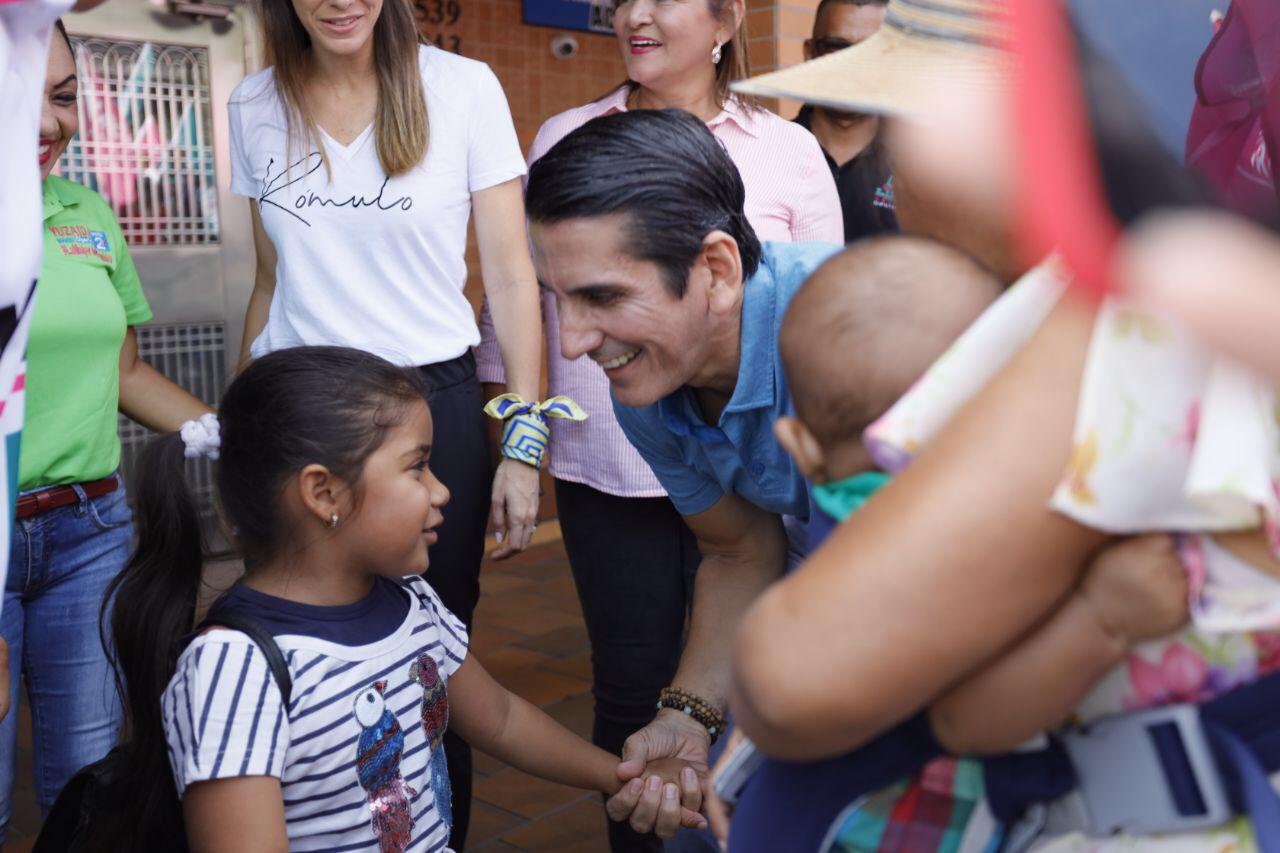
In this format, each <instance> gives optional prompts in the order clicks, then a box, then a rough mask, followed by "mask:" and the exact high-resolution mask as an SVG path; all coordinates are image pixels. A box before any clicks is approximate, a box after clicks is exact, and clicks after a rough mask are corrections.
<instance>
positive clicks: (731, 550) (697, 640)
mask: <svg viewBox="0 0 1280 853" xmlns="http://www.w3.org/2000/svg"><path fill="white" fill-rule="evenodd" d="M743 200H744V190H743V186H742V180H741V178H740V177H739V175H738V170H737V168H736V167H735V166H734V164H733V161H732V160H730V159H729V156H728V154H726V153H725V150H724V148H723V147H722V146H721V145H720V143H719V142H718V141H716V139H715V137H714V136H712V135H711V133H710V131H708V130H707V128H706V126H705V125H704V124H703V123H702V122H701V121H699V120H698V119H697V118H696V117H694V116H693V115H691V114H689V113H687V112H683V111H679V110H664V111H647V110H645V111H633V112H623V113H616V114H613V115H607V116H602V117H600V118H597V119H595V120H593V121H591V122H588V123H587V124H585V125H583V126H582V127H581V128H579V129H578V130H576V131H574V132H573V133H571V134H569V135H568V136H566V137H565V138H564V139H563V140H561V141H560V142H559V143H558V144H557V145H556V146H555V147H553V148H552V149H551V150H550V151H548V152H547V153H546V154H545V155H544V156H543V157H542V158H541V159H539V160H538V161H537V162H536V163H535V164H534V165H533V166H532V168H531V169H530V172H529V183H528V189H527V194H526V200H525V204H526V210H527V213H528V217H529V222H530V234H531V237H532V240H533V244H534V258H535V263H536V265H537V268H538V277H539V280H540V281H541V282H542V283H543V284H544V285H545V286H547V287H549V288H550V289H551V290H552V291H553V292H554V293H555V295H556V301H557V306H558V309H559V318H560V340H561V349H562V352H563V355H564V357H565V358H567V359H574V358H579V357H582V356H587V357H590V358H591V359H592V360H594V361H595V362H597V363H598V364H599V365H600V366H601V368H603V369H604V371H605V374H606V375H607V376H608V378H609V382H610V390H611V392H612V395H613V399H614V410H615V412H616V413H617V416H618V420H619V423H620V424H621V426H622V428H623V430H624V432H625V433H626V435H627V438H628V439H629V440H630V441H631V443H632V444H634V445H635V447H636V448H637V450H639V451H640V453H641V455H642V456H643V457H644V459H645V461H646V462H648V463H649V465H650V466H651V467H652V468H653V471H654V473H655V474H656V475H657V477H658V479H659V481H661V483H662V485H663V487H664V488H665V489H666V490H667V492H668V493H669V494H670V496H671V500H672V501H673V502H674V504H675V506H676V508H677V509H678V510H679V511H680V513H681V515H682V516H684V518H685V521H686V522H687V523H688V525H689V527H690V529H691V530H692V531H693V533H694V535H695V536H696V537H697V540H698V548H699V550H700V551H701V553H702V563H701V566H700V567H699V569H698V577H697V584H696V587H695V592H694V602H693V613H692V617H691V621H690V625H689V631H688V637H687V639H686V643H685V650H684V654H683V656H682V657H681V660H680V665H679V668H678V669H677V671H676V674H675V677H674V679H673V680H672V688H675V689H676V690H677V692H676V693H675V694H673V695H667V693H666V692H665V691H664V699H663V703H662V709H661V710H659V712H658V715H657V717H656V718H655V719H654V721H653V722H652V723H650V724H649V725H648V726H647V727H646V728H644V729H642V730H640V731H639V732H637V733H636V734H635V735H633V736H632V737H631V738H630V739H628V741H627V744H626V747H625V748H624V751H623V757H624V759H626V761H625V762H624V765H623V767H622V769H621V771H620V772H622V773H624V774H625V773H628V772H629V771H630V772H633V773H640V772H641V771H642V769H643V767H644V765H645V763H646V762H647V761H649V760H652V759H656V758H662V757H668V756H670V757H677V758H684V759H687V760H690V761H693V762H697V763H700V764H702V765H704V766H705V764H706V762H707V756H708V750H709V746H710V743H711V741H712V740H713V739H714V737H715V736H716V735H718V734H719V733H720V732H719V729H722V727H723V718H722V715H723V713H724V711H725V709H726V708H727V707H728V687H729V676H730V672H729V667H730V654H731V650H732V647H733V642H734V637H735V634H736V629H737V625H738V622H739V620H740V618H741V617H742V615H743V613H744V612H745V611H746V609H747V607H748V606H749V605H750V604H751V602H752V601H753V600H754V599H755V597H756V596H757V594H759V593H760V592H761V591H762V590H763V589H764V588H765V587H766V586H767V585H768V584H769V583H770V582H771V581H773V580H774V579H776V578H777V577H778V576H780V575H781V573H782V571H783V569H784V566H785V563H786V558H787V550H788V549H787V536H786V533H785V531H784V527H783V516H788V515H789V516H795V517H798V518H800V519H804V518H806V517H807V515H808V511H809V510H808V506H809V505H808V493H807V487H806V485H805V481H804V478H803V477H802V476H801V474H800V472H799V471H798V470H797V469H796V467H795V465H794V463H793V462H792V460H791V458H790V457H789V456H788V454H787V453H786V452H785V451H784V450H783V449H782V447H781V446H780V445H779V444H778V442H777V440H776V439H775V438H774V434H773V423H774V421H775V420H776V419H777V417H778V416H780V415H784V414H790V413H791V411H792V409H791V402H790V399H789V395H788V393H787V382H786V377H785V374H784V372H783V369H782V364H781V362H780V361H779V358H778V346H777V340H778V329H779V327H780V325H781V323H782V318H783V314H784V313H785V310H786V307H787V304H788V302H789V301H790V299H791V297H792V295H793V294H794V293H795V292H796V290H797V289H798V288H799V287H800V285H801V283H802V282H803V281H804V279H805V278H806V277H807V276H808V275H809V273H810V272H811V271H812V270H813V269H815V268H816V267H817V266H818V265H820V264H821V263H822V262H823V261H824V260H826V259H827V258H828V257H829V256H830V255H831V254H833V253H834V252H835V251H837V250H838V248H839V247H837V246H833V245H826V244H764V245H761V243H760V241H759V240H758V239H757V237H756V235H755V232H754V231H753V230H752V229H751V226H750V225H749V224H748V223H747V220H746V216H745V214H744V212H743ZM661 793H662V795H663V796H661V797H660V796H659V791H657V790H650V789H648V788H646V789H645V790H644V791H643V792H640V791H636V790H635V789H634V788H633V787H624V788H623V791H622V793H620V794H619V795H617V797H616V798H615V800H617V801H618V803H619V807H618V808H617V809H616V811H617V813H631V809H630V808H629V806H630V805H632V804H635V803H636V802H637V801H639V803H638V805H636V808H635V811H634V813H633V814H632V819H631V823H632V826H633V827H635V828H636V829H639V830H641V831H645V830H647V829H649V828H650V827H656V829H657V831H658V833H659V834H660V835H670V834H671V833H672V832H674V830H675V828H676V823H675V821H676V820H678V813H679V809H678V805H679V800H678V799H675V798H673V797H672V796H671V794H673V793H674V792H673V791H671V790H670V789H668V790H666V791H662V792H661ZM685 793H686V794H687V793H688V789H687V788H686V791H685ZM611 811H615V810H614V809H611Z"/></svg>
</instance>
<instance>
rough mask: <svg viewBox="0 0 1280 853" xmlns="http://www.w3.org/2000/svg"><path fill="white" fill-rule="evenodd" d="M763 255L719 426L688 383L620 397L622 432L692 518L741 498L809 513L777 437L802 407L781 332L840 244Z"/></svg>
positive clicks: (770, 247)
mask: <svg viewBox="0 0 1280 853" xmlns="http://www.w3.org/2000/svg"><path fill="white" fill-rule="evenodd" d="M763 249H764V251H763V253H762V256H761V259H760V268H759V269H758V270H757V271H756V274H755V275H753V276H752V277H751V278H750V279H748V280H747V282H746V285H745V286H744V288H743V298H742V329H741V332H740V338H739V355H738V359H739V361H738V382H737V384H736V385H735V386H734V389H733V396H732V397H731V398H730V399H729V404H728V405H727V406H725V409H724V412H723V413H721V415H720V420H719V422H718V423H717V424H716V425H715V426H711V425H708V424H707V423H706V422H705V421H704V420H703V418H702V414H701V410H700V408H699V406H698V402H697V398H696V397H695V396H694V393H693V390H692V389H691V388H688V387H684V388H681V389H679V390H678V391H676V392H675V393H674V394H672V395H670V396H669V397H665V398H663V399H661V400H659V401H658V402H657V403H654V404H653V405H651V406H644V407H643V408H638V409H633V408H629V407H627V406H622V405H619V404H618V401H617V400H614V401H613V410H614V412H615V413H616V415H617V417H618V423H619V424H621V426H622V431H623V432H624V433H625V434H626V436H627V439H628V440H629V441H630V442H631V443H632V444H633V445H635V448H636V450H638V451H640V455H641V456H643V457H644V459H645V461H646V462H648V463H649V466H650V467H651V468H653V473H654V474H656V475H657V477H658V480H659V481H660V482H661V483H662V487H663V488H664V489H666V490H667V493H668V494H669V495H670V496H671V500H672V502H673V503H674V504H675V505H676V509H678V510H679V511H680V513H681V514H682V515H696V514H697V513H700V512H703V511H705V510H708V509H710V508H711V507H712V505H714V504H715V503H716V501H718V500H720V498H721V497H722V496H723V495H725V494H734V495H738V496H740V497H742V498H743V499H744V500H747V501H749V502H750V503H753V504H755V505H756V506H758V507H761V508H762V509H765V510H767V511H769V512H775V513H778V514H779V515H793V516H795V517H796V518H799V519H802V520H803V519H807V518H808V517H809V492H808V486H807V484H806V483H805V480H804V477H802V476H801V475H800V471H799V470H798V469H797V468H796V466H795V463H794V462H793V461H792V460H791V457H790V456H789V455H788V454H787V452H786V451H785V450H783V449H782V446H781V445H780V444H778V440H777V439H776V438H775V437H774V434H773V422H774V421H775V420H777V419H778V418H779V417H781V416H782V415H790V414H793V411H794V410H793V408H792V405H791V394H790V392H789V390H788V388H787V377H786V374H785V373H784V372H783V370H782V360H781V358H780V357H779V356H778V332H779V330H780V329H781V328H782V318H783V315H784V314H785V313H786V310H787V305H789V304H790V303H791V297H793V296H794V295H795V293H796V291H797V290H799V289H800V285H801V284H803V283H804V280H805V279H806V278H808V277H809V273H811V272H813V270H814V269H816V268H817V267H818V266H819V265H820V264H821V263H822V262H823V261H825V260H826V259H827V258H829V257H830V256H831V255H833V254H834V253H835V252H837V251H839V249H840V247H839V246H834V245H831V244H828V243H765V244H764V246H763Z"/></svg>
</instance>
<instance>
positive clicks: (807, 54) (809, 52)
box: [804, 39, 813, 62]
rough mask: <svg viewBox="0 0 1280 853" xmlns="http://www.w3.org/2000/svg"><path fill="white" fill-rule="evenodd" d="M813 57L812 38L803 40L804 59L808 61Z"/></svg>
mask: <svg viewBox="0 0 1280 853" xmlns="http://www.w3.org/2000/svg"><path fill="white" fill-rule="evenodd" d="M810 59H813V39H805V40H804V61H805V62H808V61H809V60H810Z"/></svg>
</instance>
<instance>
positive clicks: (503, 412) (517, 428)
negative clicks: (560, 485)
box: [484, 394, 587, 468]
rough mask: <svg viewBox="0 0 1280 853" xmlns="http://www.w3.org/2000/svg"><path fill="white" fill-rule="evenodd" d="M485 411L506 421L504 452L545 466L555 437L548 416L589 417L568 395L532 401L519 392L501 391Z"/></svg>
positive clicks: (578, 419)
mask: <svg viewBox="0 0 1280 853" xmlns="http://www.w3.org/2000/svg"><path fill="white" fill-rule="evenodd" d="M484 413H485V414H486V415H488V416H489V417H491V418H497V419H498V420H500V421H505V422H506V423H505V424H504V425H503V427H502V455H503V456H504V457H506V458H507V459H515V460H518V461H520V462H524V463H525V464H527V465H532V466H533V467H534V468H541V467H542V458H543V457H544V456H545V455H546V453H547V442H548V440H549V439H550V438H551V431H550V430H549V429H548V428H547V418H564V419H566V420H570V421H585V420H586V419H587V413H586V412H584V411H583V410H582V407H581V406H579V405H578V404H577V403H575V402H573V400H570V399H569V398H568V397H564V396H559V397H551V398H549V399H546V400H543V401H542V402H540V403H539V402H536V401H535V402H532V403H530V402H527V401H526V400H525V399H524V398H523V397H521V396H520V395H519V394H501V395H499V396H497V397H494V398H493V399H492V400H490V401H489V402H488V403H487V404H485V407H484Z"/></svg>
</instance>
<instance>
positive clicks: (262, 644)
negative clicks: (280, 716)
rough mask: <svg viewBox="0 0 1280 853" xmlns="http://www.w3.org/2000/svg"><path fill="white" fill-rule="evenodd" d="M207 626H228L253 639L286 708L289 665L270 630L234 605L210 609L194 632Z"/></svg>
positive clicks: (290, 690)
mask: <svg viewBox="0 0 1280 853" xmlns="http://www.w3.org/2000/svg"><path fill="white" fill-rule="evenodd" d="M208 628H230V629H231V630H233V631H239V632H240V633H242V634H244V635H245V636H247V637H248V638H249V639H250V640H253V643H254V645H256V646H257V647H258V649H259V650H260V651H261V652H262V654H263V655H264V656H265V657H266V659H267V667H268V668H269V669H270V670H271V675H272V677H274V678H275V680H276V686H277V687H278V688H280V696H281V697H282V698H283V699H284V704H285V707H286V708H287V707H288V705H289V699H290V697H291V696H292V694H293V677H292V676H290V675H289V665H288V664H287V663H285V659H284V653H283V652H281V651H280V647H279V646H278V645H276V639H275V637H273V636H271V632H270V631H268V630H267V629H266V628H263V627H262V625H260V624H259V623H258V621H257V620H256V619H254V618H253V617H252V616H249V615H248V614H246V613H244V612H243V611H241V610H236V609H235V608H234V607H219V608H215V609H214V610H212V611H210V612H209V615H208V616H206V617H205V619H204V621H203V622H201V623H200V625H199V626H197V628H196V633H197V634H199V633H201V632H202V631H204V630H206V629H208Z"/></svg>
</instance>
